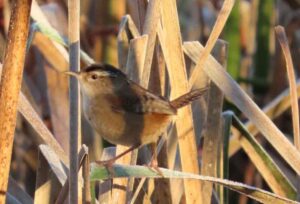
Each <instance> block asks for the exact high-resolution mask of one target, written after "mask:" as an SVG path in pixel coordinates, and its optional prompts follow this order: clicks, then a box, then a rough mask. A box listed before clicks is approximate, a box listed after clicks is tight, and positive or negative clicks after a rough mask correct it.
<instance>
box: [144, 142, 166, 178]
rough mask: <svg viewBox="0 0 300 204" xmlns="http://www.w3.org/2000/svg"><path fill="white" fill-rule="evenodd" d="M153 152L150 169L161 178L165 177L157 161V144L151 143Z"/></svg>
mask: <svg viewBox="0 0 300 204" xmlns="http://www.w3.org/2000/svg"><path fill="white" fill-rule="evenodd" d="M150 149H151V152H152V153H153V155H152V157H151V160H150V163H149V164H148V167H150V168H152V169H154V170H155V171H156V172H157V173H158V174H159V175H160V176H162V177H163V176H164V175H163V173H162V172H161V170H160V169H159V167H158V161H157V143H156V142H155V143H151V144H150Z"/></svg>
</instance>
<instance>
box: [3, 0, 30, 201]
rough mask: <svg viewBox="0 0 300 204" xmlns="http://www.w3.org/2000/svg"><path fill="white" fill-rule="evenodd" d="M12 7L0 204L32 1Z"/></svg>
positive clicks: (5, 69)
mask: <svg viewBox="0 0 300 204" xmlns="http://www.w3.org/2000/svg"><path fill="white" fill-rule="evenodd" d="M11 8H12V10H11V18H10V23H9V29H8V30H9V31H8V37H7V46H6V50H5V55H4V63H3V72H2V80H1V84H0V110H1V111H0V161H1V167H0V203H5V199H6V192H7V183H8V177H9V168H10V162H11V153H12V146H13V139H14V131H15V126H16V116H17V106H18V99H19V92H20V88H21V82H22V80H21V79H22V74H23V66H24V61H25V52H26V42H27V37H28V31H29V16H30V8H31V0H19V1H12V7H11Z"/></svg>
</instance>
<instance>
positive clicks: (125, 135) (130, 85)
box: [67, 64, 206, 158]
mask: <svg viewBox="0 0 300 204" xmlns="http://www.w3.org/2000/svg"><path fill="white" fill-rule="evenodd" d="M67 74H69V75H72V76H75V77H76V78H77V79H78V80H79V82H80V85H81V91H82V96H83V111H84V114H85V116H86V118H87V120H88V121H89V122H90V124H91V126H92V127H93V128H94V129H95V130H96V131H97V132H98V133H99V134H100V135H101V136H102V137H103V138H104V139H106V140H108V141H109V142H111V143H113V144H121V145H126V146H130V147H131V149H133V148H135V147H138V146H141V145H145V144H149V143H152V142H156V141H157V139H158V137H159V136H160V135H161V133H162V132H163V131H165V130H166V128H167V127H168V125H169V124H170V122H171V121H172V120H173V118H174V116H175V115H176V113H177V109H179V108H181V107H183V106H186V105H188V104H189V103H191V102H192V101H193V100H196V99H197V98H199V97H200V96H201V95H202V94H203V93H204V92H205V90H206V89H196V90H193V91H191V92H189V93H187V94H184V95H182V96H180V97H178V98H177V99H175V100H173V101H172V102H169V101H168V100H167V99H166V98H164V97H162V96H157V95H155V94H153V93H151V92H150V91H148V90H146V89H144V88H143V87H141V86H139V85H138V84H136V83H134V82H133V81H131V80H129V79H128V78H127V76H126V75H125V74H124V73H123V72H121V71H120V70H118V69H116V68H114V67H113V66H111V65H105V64H94V65H91V66H89V67H87V68H85V69H83V70H82V71H81V72H79V73H74V72H67ZM127 152H128V151H127ZM122 155H123V154H122ZM117 158H119V157H117Z"/></svg>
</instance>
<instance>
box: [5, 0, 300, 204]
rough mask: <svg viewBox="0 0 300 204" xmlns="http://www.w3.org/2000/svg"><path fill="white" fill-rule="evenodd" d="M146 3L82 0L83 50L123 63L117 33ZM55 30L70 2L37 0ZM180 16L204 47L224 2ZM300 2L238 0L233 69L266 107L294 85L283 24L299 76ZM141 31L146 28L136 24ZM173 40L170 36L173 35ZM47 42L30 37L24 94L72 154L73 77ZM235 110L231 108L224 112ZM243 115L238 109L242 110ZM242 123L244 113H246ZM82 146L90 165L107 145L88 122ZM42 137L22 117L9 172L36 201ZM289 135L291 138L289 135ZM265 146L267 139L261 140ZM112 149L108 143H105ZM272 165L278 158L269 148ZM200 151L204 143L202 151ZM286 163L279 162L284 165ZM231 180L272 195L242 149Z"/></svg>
mask: <svg viewBox="0 0 300 204" xmlns="http://www.w3.org/2000/svg"><path fill="white" fill-rule="evenodd" d="M145 1H146V0H84V1H81V4H82V5H81V6H82V7H81V34H80V35H81V46H82V49H83V50H84V51H85V52H87V53H88V54H89V55H90V56H91V57H92V58H93V59H94V60H95V61H97V62H106V63H110V64H113V65H115V66H118V57H117V53H118V52H117V35H118V31H119V24H120V21H121V18H122V17H123V16H124V15H126V14H130V15H137V14H136V13H135V12H132V7H133V4H137V3H139V4H140V6H141V8H142V7H143V5H145V4H146V3H145ZM37 2H38V4H39V5H40V6H41V9H42V10H43V12H44V14H45V15H46V16H47V18H48V20H49V21H50V23H51V25H52V26H53V27H54V28H56V29H57V30H58V31H59V33H60V34H61V35H62V36H64V37H67V34H68V31H67V28H68V26H67V5H66V1H64V0H56V1H55V0H48V1H47V0H37ZM177 2H178V4H177V6H178V12H179V18H180V27H181V32H182V37H183V39H182V40H183V41H200V42H201V43H202V44H203V45H205V43H206V40H207V39H208V37H209V35H210V32H211V30H212V27H213V25H214V23H215V20H216V17H217V15H218V13H219V10H220V8H221V6H222V3H223V1H222V0H178V1H177ZM299 8H300V1H299V0H277V1H273V0H237V1H236V3H235V6H234V8H233V11H232V13H231V15H230V17H229V19H228V22H227V24H226V27H225V29H224V30H223V32H222V35H221V38H222V39H224V40H226V41H227V42H228V43H229V54H228V63H227V67H228V68H227V71H228V72H229V73H230V75H231V76H232V77H233V78H234V79H235V80H236V81H237V82H238V83H239V84H240V85H241V86H242V87H243V89H244V90H246V92H247V93H248V94H249V95H251V96H252V97H253V98H254V100H255V102H256V103H257V104H258V105H259V106H260V107H263V106H265V105H266V104H268V103H269V102H270V101H271V100H272V99H274V98H275V97H276V96H277V95H279V94H280V93H281V92H282V91H283V90H284V89H285V88H287V87H288V81H287V78H286V68H285V60H284V57H283V54H282V51H281V49H280V47H279V44H278V41H277V40H276V39H275V33H274V26H276V25H282V26H284V27H285V29H286V32H287V37H288V40H289V45H290V48H291V52H292V58H293V62H294V67H295V72H296V74H299V71H300V66H299V65H300V57H299V56H300V55H299V54H300V9H299ZM9 11H10V1H9V0H2V1H0V30H1V33H0V55H1V56H3V52H4V49H5V44H6V34H7V29H8V22H9V15H10V14H9ZM136 26H137V28H138V29H139V30H141V29H142V28H141V26H142V25H139V24H137V25H136ZM170 35H171V34H170ZM43 42H45V39H44V38H43V37H42V36H39V35H38V34H37V35H35V36H34V38H33V39H32V46H31V47H30V50H29V52H28V55H27V60H26V67H25V72H24V82H23V87H22V90H23V92H24V93H26V96H27V97H28V98H29V99H30V102H31V104H33V105H34V108H35V110H36V111H37V112H38V113H39V115H40V116H41V117H42V118H43V120H44V122H45V124H47V127H48V128H49V129H50V130H51V132H53V134H54V135H55V137H56V138H57V140H58V141H59V143H60V144H61V145H62V147H63V149H64V150H65V151H66V152H68V138H67V137H66V135H68V131H69V130H68V126H69V115H68V114H69V113H68V110H69V108H68V107H69V105H68V104H69V102H68V100H69V99H68V80H67V78H66V77H65V76H62V75H60V74H58V73H57V72H56V71H55V69H56V68H55V67H54V66H53V63H51V62H49V59H46V58H45V57H44V56H45V54H48V55H49V54H50V55H56V53H53V51H52V50H51V49H50V48H48V47H47V45H46V44H45V43H43ZM56 64H57V65H56V66H59V67H60V68H61V70H64V69H67V66H68V65H67V63H66V62H65V61H63V60H60V59H59V58H57V59H56ZM229 108H230V109H232V110H235V111H236V109H235V107H234V106H232V105H231V104H230V103H226V104H225V106H224V109H229ZM236 113H237V114H239V112H237V111H236ZM240 116H241V118H243V115H240ZM275 123H276V125H277V126H278V127H279V129H280V130H281V131H283V132H284V133H285V134H286V135H287V136H288V137H289V135H291V134H292V122H291V115H290V110H288V111H286V112H285V113H284V114H283V115H281V116H280V117H279V118H277V119H276V120H275ZM83 129H84V130H83V131H84V132H85V134H83V135H84V138H83V142H84V143H86V144H89V146H90V153H91V157H92V160H95V159H99V158H100V155H101V151H102V146H103V142H102V140H101V138H100V137H95V136H93V135H94V133H93V132H92V131H91V130H90V128H89V126H88V124H87V123H86V122H85V121H83ZM34 134H36V133H35V132H34V131H33V130H32V129H31V127H30V126H29V125H28V124H27V123H26V121H25V120H24V119H23V118H22V117H21V116H19V118H18V124H17V130H16V137H15V142H14V149H13V162H12V166H11V172H12V176H13V178H14V179H15V180H16V181H17V182H18V184H19V185H20V186H22V188H24V189H26V191H27V192H28V193H29V194H30V195H31V196H33V194H34V187H35V172H36V169H37V155H38V154H37V151H38V150H37V146H36V145H35V137H34V136H32V137H30V138H31V139H28V136H27V135H34ZM289 138H290V137H289ZM258 140H259V141H260V142H261V143H262V144H266V143H265V141H264V139H263V138H262V137H258ZM104 145H106V144H104ZM265 147H266V149H267V150H268V151H269V152H270V153H271V154H272V156H273V158H274V160H275V161H276V160H277V158H279V157H280V156H279V155H277V153H276V152H275V151H274V150H273V149H272V148H271V147H270V146H268V145H267V144H266V146H265ZM199 152H200V153H199V154H201V145H200V146H199ZM280 162H281V163H280ZM278 164H279V166H281V167H282V168H283V169H285V172H286V173H287V174H289V173H290V174H291V176H292V171H291V170H290V169H289V168H288V167H287V165H286V164H284V163H282V160H280V161H279V159H278ZM229 167H230V171H229V176H230V177H229V178H230V179H231V180H235V181H241V182H243V183H247V184H250V185H254V186H257V187H261V188H264V189H267V190H268V187H267V186H266V184H265V183H264V181H263V179H262V178H261V176H260V174H258V173H257V171H256V168H255V166H253V164H252V163H251V162H249V160H248V158H247V156H246V155H245V154H244V153H242V152H241V151H240V152H239V153H237V154H236V155H235V156H234V157H232V158H231V160H230V165H229ZM230 196H231V198H230V200H231V201H232V202H231V203H234V202H236V203H254V201H251V202H250V201H249V200H248V199H247V198H246V197H244V196H242V195H239V194H236V193H231V194H230Z"/></svg>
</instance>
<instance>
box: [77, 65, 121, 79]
mask: <svg viewBox="0 0 300 204" xmlns="http://www.w3.org/2000/svg"><path fill="white" fill-rule="evenodd" d="M83 71H84V72H87V73H88V72H93V71H102V72H109V73H111V74H113V75H118V76H124V77H126V75H125V74H124V73H123V72H122V71H121V70H119V69H117V68H115V67H114V66H112V65H110V64H92V65H90V66H88V67H86V68H85V69H84V70H83Z"/></svg>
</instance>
